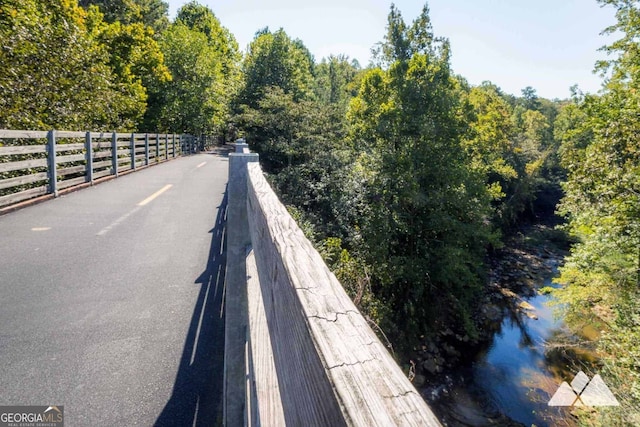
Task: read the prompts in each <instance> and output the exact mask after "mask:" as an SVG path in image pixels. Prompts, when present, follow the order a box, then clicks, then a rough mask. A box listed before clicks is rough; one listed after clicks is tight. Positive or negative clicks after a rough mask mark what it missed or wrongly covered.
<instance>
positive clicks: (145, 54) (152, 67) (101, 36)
mask: <svg viewBox="0 0 640 427" xmlns="http://www.w3.org/2000/svg"><path fill="white" fill-rule="evenodd" d="M88 28H89V31H90V32H91V34H92V37H93V38H95V39H96V40H97V41H98V42H99V43H100V44H101V45H102V46H105V48H106V49H107V50H108V52H109V61H108V64H109V66H110V68H111V70H112V72H113V76H114V81H115V83H116V84H117V85H118V86H119V87H120V90H121V92H122V93H123V94H125V96H126V99H127V100H128V102H127V104H126V105H127V108H126V111H122V112H121V113H120V120H121V121H123V122H130V123H132V124H133V125H134V126H135V128H138V126H139V125H140V124H141V121H142V118H143V116H144V114H145V111H146V109H147V98H148V88H149V87H151V86H154V85H159V84H163V83H165V82H168V81H169V80H171V74H170V73H169V70H168V69H167V67H166V66H165V64H164V56H163V55H162V52H160V47H159V45H158V43H157V42H156V40H155V39H154V38H153V30H152V29H151V28H149V27H146V26H145V25H143V24H142V23H133V24H122V23H121V22H120V21H115V22H113V23H111V24H109V23H106V22H104V21H103V20H102V14H101V13H100V12H99V10H98V9H97V8H96V7H95V6H92V7H90V8H89V11H88Z"/></svg>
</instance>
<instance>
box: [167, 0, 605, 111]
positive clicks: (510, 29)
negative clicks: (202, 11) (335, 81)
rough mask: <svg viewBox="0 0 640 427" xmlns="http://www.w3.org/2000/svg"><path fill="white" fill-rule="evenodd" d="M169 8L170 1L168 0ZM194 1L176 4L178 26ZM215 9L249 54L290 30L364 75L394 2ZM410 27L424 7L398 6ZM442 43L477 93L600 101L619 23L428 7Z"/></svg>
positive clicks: (526, 5) (570, 11) (474, 1)
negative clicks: (598, 65) (612, 32)
mask: <svg viewBox="0 0 640 427" xmlns="http://www.w3.org/2000/svg"><path fill="white" fill-rule="evenodd" d="M165 1H166V0H165ZM186 2H187V0H169V1H168V3H169V14H170V17H171V18H172V19H173V18H174V17H175V14H176V12H177V10H178V9H179V7H180V6H182V5H183V4H185V3H186ZM199 3H201V4H204V5H206V6H208V7H209V8H210V9H211V10H212V11H213V12H214V13H215V15H216V16H217V17H218V19H219V20H220V22H221V23H222V25H223V26H225V27H226V28H228V29H229V30H230V31H231V33H233V35H234V36H235V37H236V40H237V41H238V44H239V46H240V48H241V49H243V50H245V49H246V47H247V46H248V45H249V43H250V42H251V40H253V38H254V35H255V33H256V31H258V30H259V29H262V28H264V27H267V26H268V27H269V28H270V29H271V30H273V31H275V30H277V29H279V28H284V30H285V31H286V32H287V34H288V35H289V36H290V37H292V38H294V39H295V38H298V39H300V40H302V42H303V43H304V44H305V46H307V48H308V49H309V50H310V51H311V53H312V54H313V55H314V56H315V59H316V61H320V60H321V59H322V58H323V57H327V56H329V55H330V54H334V55H337V54H346V55H348V56H349V57H350V58H355V59H357V60H358V61H359V62H360V64H361V65H362V66H363V67H364V66H366V65H367V64H368V63H369V60H370V58H371V48H372V47H374V46H375V44H376V43H378V42H380V41H381V40H382V39H383V37H384V34H385V28H386V24H387V15H388V13H389V8H390V5H391V1H387V0H321V1H320V0H318V1H308V0H267V1H265V0H262V1H260V0H199ZM394 3H395V5H396V6H397V8H398V9H399V10H400V12H401V13H402V16H403V18H404V20H405V22H406V23H407V24H410V23H411V22H412V21H413V20H414V19H415V18H416V16H417V15H418V14H419V13H420V12H421V10H422V7H423V6H424V4H425V3H424V1H415V0H413V1H411V0H395V2H394ZM428 5H429V9H430V14H429V15H430V17H431V22H432V25H433V31H434V33H435V35H436V36H441V37H446V38H448V39H449V41H450V42H451V50H452V58H451V66H452V69H453V71H454V72H455V73H456V74H459V75H461V76H463V77H464V78H466V79H467V81H468V82H469V83H471V84H472V85H478V84H480V83H482V82H483V81H486V80H488V81H491V82H492V83H494V84H496V85H497V86H499V87H500V88H501V89H502V90H503V91H504V92H506V93H511V94H514V95H518V96H519V95H520V94H521V90H522V89H523V88H525V87H527V86H531V87H533V88H534V89H535V90H536V92H537V94H538V96H541V97H544V98H548V99H555V98H559V99H564V98H568V97H569V96H570V89H569V88H570V87H571V86H573V85H575V84H577V85H578V86H579V88H580V89H581V90H582V91H583V92H585V93H586V92H591V93H595V92H597V91H598V90H599V89H600V86H601V83H602V78H601V77H600V76H598V75H596V74H593V68H594V64H595V62H596V61H597V60H598V59H606V54H605V53H603V52H599V51H598V49H599V48H600V47H602V46H604V45H605V44H607V43H609V42H611V41H612V39H611V38H607V37H605V36H602V35H600V33H601V31H602V30H603V29H605V28H606V27H608V26H610V25H612V24H613V23H615V15H614V11H613V9H611V8H610V7H608V8H601V7H600V6H599V5H598V3H597V2H596V0H534V1H532V0H429V1H428Z"/></svg>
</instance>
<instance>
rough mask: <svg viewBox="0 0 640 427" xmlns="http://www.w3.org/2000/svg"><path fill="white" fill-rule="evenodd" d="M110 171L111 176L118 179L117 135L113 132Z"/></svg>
mask: <svg viewBox="0 0 640 427" xmlns="http://www.w3.org/2000/svg"><path fill="white" fill-rule="evenodd" d="M111 169H113V175H115V176H116V178H117V177H118V134H117V133H115V132H113V135H111Z"/></svg>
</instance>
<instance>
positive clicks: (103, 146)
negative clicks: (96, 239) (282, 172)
mask: <svg viewBox="0 0 640 427" xmlns="http://www.w3.org/2000/svg"><path fill="white" fill-rule="evenodd" d="M209 141H210V140H209V139H206V138H202V137H201V138H196V137H194V136H192V135H175V134H156V133H153V134H149V133H119V132H67V131H58V130H51V131H29V130H0V208H1V207H3V206H7V205H10V204H14V203H17V202H20V201H23V200H26V199H29V198H32V197H37V196H42V195H45V194H51V195H53V196H54V197H57V195H58V192H59V191H61V190H63V189H66V188H70V187H73V186H77V185H80V184H85V183H89V184H93V183H94V181H95V180H97V179H99V178H102V177H105V176H108V175H113V176H116V177H117V176H118V175H119V174H121V173H124V172H128V171H131V170H136V169H139V168H143V167H147V166H149V165H151V164H155V163H158V162H162V161H165V160H168V159H170V158H175V157H177V156H180V155H182V154H187V153H193V152H197V151H199V150H200V149H204V146H205V145H206V144H208V142H209Z"/></svg>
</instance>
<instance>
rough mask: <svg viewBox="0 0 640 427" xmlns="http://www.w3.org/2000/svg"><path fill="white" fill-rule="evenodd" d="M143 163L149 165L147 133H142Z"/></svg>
mask: <svg viewBox="0 0 640 427" xmlns="http://www.w3.org/2000/svg"><path fill="white" fill-rule="evenodd" d="M144 164H145V166H149V134H148V133H145V134H144Z"/></svg>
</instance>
